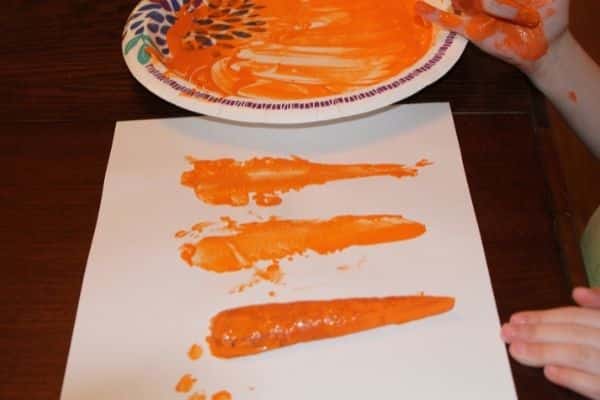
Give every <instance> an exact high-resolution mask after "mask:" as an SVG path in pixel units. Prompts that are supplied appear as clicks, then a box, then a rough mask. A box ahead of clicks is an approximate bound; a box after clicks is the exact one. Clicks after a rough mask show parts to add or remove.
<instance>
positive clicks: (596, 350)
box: [502, 288, 600, 399]
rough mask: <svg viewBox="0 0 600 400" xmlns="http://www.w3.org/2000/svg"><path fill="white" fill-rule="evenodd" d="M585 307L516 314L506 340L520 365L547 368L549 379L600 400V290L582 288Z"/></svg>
mask: <svg viewBox="0 0 600 400" xmlns="http://www.w3.org/2000/svg"><path fill="white" fill-rule="evenodd" d="M573 298H574V299H575V301H576V302H577V304H579V305H580V306H581V307H565V308H556V309H552V310H546V311H530V312H522V313H517V314H514V315H513V316H512V317H511V319H510V322H509V323H507V324H505V325H504V326H503V327H502V338H503V339H504V340H505V341H506V342H507V343H509V344H510V347H509V352H510V354H511V356H512V357H513V358H514V359H515V360H517V361H518V362H520V363H522V364H525V365H528V366H533V367H543V368H544V374H545V375H546V378H548V379H549V380H550V381H552V382H554V383H556V384H557V385H560V386H564V387H566V388H569V389H571V390H573V391H575V392H578V393H580V394H582V395H584V396H587V397H589V398H592V399H600V288H598V289H585V288H578V289H575V291H574V292H573Z"/></svg>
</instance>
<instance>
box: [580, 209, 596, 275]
mask: <svg viewBox="0 0 600 400" xmlns="http://www.w3.org/2000/svg"><path fill="white" fill-rule="evenodd" d="M581 253H582V255H583V262H584V264H585V269H586V271H587V276H588V280H589V282H590V287H600V206H599V207H598V208H597V209H596V212H595V213H594V215H592V218H591V219H590V221H589V222H588V225H587V227H586V229H585V232H584V233H583V237H582V238H581Z"/></svg>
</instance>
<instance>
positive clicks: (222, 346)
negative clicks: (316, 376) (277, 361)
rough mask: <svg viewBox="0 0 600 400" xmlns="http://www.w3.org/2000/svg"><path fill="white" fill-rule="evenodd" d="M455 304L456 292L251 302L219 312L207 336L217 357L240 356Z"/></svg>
mask: <svg viewBox="0 0 600 400" xmlns="http://www.w3.org/2000/svg"><path fill="white" fill-rule="evenodd" d="M452 308H454V298H452V297H436V296H425V295H421V296H395V297H383V298H349V299H334V300H316V301H298V302H292V303H267V304H259V305H251V306H244V307H239V308H234V309H229V310H225V311H222V312H220V313H218V314H217V315H215V316H214V317H213V318H212V319H211V326H210V336H208V337H207V338H206V340H207V342H208V343H209V346H210V351H211V353H212V354H213V355H214V356H215V357H219V358H234V357H242V356H249V355H253V354H258V353H262V352H265V351H268V350H273V349H277V348H281V347H285V346H291V345H294V344H299V343H305V342H310V341H314V340H322V339H329V338H334V337H340V336H345V335H350V334H354V333H359V332H363V331H367V330H371V329H375V328H379V327H382V326H386V325H393V324H402V323H405V322H408V321H414V320H418V319H422V318H426V317H431V316H434V315H437V314H441V313H445V312H448V311H449V310H451V309H452Z"/></svg>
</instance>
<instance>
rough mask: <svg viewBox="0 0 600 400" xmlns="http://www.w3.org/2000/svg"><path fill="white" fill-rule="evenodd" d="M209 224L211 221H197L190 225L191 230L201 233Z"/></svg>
mask: <svg viewBox="0 0 600 400" xmlns="http://www.w3.org/2000/svg"><path fill="white" fill-rule="evenodd" d="M211 225H212V223H211V222H198V223H197V224H194V225H193V226H192V230H193V231H194V232H198V233H202V232H203V231H204V229H206V228H208V227H209V226H211Z"/></svg>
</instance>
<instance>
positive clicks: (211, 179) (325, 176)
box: [181, 157, 431, 207]
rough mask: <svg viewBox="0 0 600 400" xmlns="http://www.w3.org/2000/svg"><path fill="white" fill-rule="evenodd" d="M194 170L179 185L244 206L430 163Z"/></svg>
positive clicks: (303, 163) (262, 162)
mask: <svg viewBox="0 0 600 400" xmlns="http://www.w3.org/2000/svg"><path fill="white" fill-rule="evenodd" d="M188 160H189V161H190V162H191V163H192V165H193V169H192V170H189V171H185V172H183V174H182V175H181V184H182V185H183V186H186V187H189V188H192V189H194V192H195V194H196V196H197V197H198V198H199V199H200V200H202V201H204V202H205V203H208V204H212V205H230V206H245V205H247V204H248V203H249V201H250V196H251V195H252V194H253V199H254V201H255V202H256V204H258V205H259V206H264V207H268V206H274V205H277V204H280V203H281V197H280V195H281V194H282V193H286V192H289V191H290V190H301V189H302V188H304V187H306V186H309V185H322V184H325V183H327V182H331V181H336V180H345V179H356V178H365V177H373V176H392V177H396V178H403V177H413V176H416V175H417V173H418V169H419V168H422V167H425V166H427V165H430V164H431V163H430V162H429V161H427V160H421V161H419V162H418V163H417V164H416V165H415V166H414V167H409V166H404V165H401V164H320V163H313V162H310V161H307V160H304V159H301V158H298V157H293V158H291V159H287V158H252V159H250V160H248V161H243V162H242V161H236V160H233V159H219V160H195V159H193V158H190V157H188Z"/></svg>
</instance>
